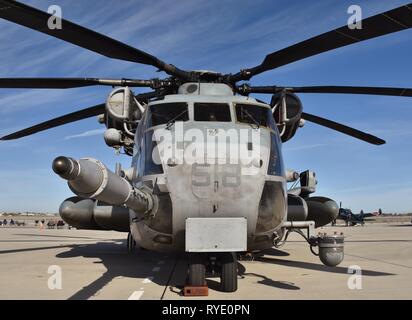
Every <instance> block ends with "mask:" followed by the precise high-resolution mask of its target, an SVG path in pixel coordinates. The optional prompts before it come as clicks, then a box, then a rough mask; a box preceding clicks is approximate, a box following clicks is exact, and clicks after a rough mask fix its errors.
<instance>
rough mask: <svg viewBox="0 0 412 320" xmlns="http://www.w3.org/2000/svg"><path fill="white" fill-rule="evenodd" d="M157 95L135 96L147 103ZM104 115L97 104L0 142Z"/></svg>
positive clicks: (103, 105)
mask: <svg viewBox="0 0 412 320" xmlns="http://www.w3.org/2000/svg"><path fill="white" fill-rule="evenodd" d="M157 95H158V93H157V92H156V91H152V92H145V93H141V94H138V95H136V98H137V99H138V100H140V101H147V100H149V99H152V98H155V97H156V96H157ZM103 113H105V104H104V103H103V104H98V105H95V106H93V107H90V108H86V109H82V110H79V111H75V112H72V113H69V114H66V115H64V116H61V117H57V118H54V119H51V120H48V121H45V122H42V123H39V124H36V125H34V126H32V127H29V128H26V129H23V130H20V131H17V132H14V133H11V134H9V135H7V136H4V137H1V138H0V140H14V139H19V138H23V137H25V136H29V135H32V134H34V133H37V132H40V131H44V130H48V129H52V128H55V127H58V126H61V125H64V124H67V123H71V122H75V121H79V120H83V119H87V118H90V117H93V116H98V115H99V114H103Z"/></svg>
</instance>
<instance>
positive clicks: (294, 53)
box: [227, 3, 412, 83]
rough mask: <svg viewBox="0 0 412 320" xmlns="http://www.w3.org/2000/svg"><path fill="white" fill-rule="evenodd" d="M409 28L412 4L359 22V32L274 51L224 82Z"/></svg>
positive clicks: (335, 32)
mask: <svg viewBox="0 0 412 320" xmlns="http://www.w3.org/2000/svg"><path fill="white" fill-rule="evenodd" d="M411 27H412V3H409V4H407V5H404V6H401V7H399V8H396V9H393V10H389V11H386V12H383V13H380V14H378V15H375V16H372V17H369V18H367V19H364V20H362V28H361V29H350V28H349V27H348V25H345V26H343V27H340V28H338V29H335V30H332V31H329V32H326V33H323V34H321V35H318V36H316V37H313V38H310V39H307V40H305V41H302V42H299V43H297V44H295V45H292V46H290V47H287V48H284V49H282V50H279V51H275V52H273V53H271V54H269V55H267V56H266V57H265V59H264V60H263V62H262V63H261V64H260V65H259V66H256V67H254V68H251V69H246V70H242V71H241V72H239V73H237V74H235V75H228V76H227V79H228V80H229V81H230V82H232V83H234V82H237V81H240V80H249V79H250V78H251V77H253V76H255V75H257V74H259V73H262V72H265V71H268V70H272V69H275V68H278V67H281V66H284V65H287V64H289V63H292V62H295V61H298V60H302V59H305V58H308V57H311V56H315V55H317V54H319V53H322V52H327V51H330V50H333V49H337V48H340V47H344V46H347V45H350V44H353V43H357V42H361V41H365V40H368V39H372V38H376V37H379V36H383V35H386V34H390V33H393V32H398V31H401V30H405V29H409V28H411Z"/></svg>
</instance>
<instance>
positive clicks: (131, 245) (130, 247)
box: [127, 232, 136, 254]
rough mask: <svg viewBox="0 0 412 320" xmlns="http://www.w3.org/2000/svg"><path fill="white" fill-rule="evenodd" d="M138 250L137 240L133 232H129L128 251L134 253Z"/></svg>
mask: <svg viewBox="0 0 412 320" xmlns="http://www.w3.org/2000/svg"><path fill="white" fill-rule="evenodd" d="M135 250H136V241H134V239H133V236H132V233H131V232H129V233H128V234H127V253H128V254H132V253H133V252H134V251H135Z"/></svg>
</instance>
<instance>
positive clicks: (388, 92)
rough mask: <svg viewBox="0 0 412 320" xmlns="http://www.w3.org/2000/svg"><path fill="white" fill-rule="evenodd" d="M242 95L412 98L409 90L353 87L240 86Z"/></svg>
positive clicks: (411, 91)
mask: <svg viewBox="0 0 412 320" xmlns="http://www.w3.org/2000/svg"><path fill="white" fill-rule="evenodd" d="M238 90H239V92H240V93H242V94H249V93H270V94H273V93H279V92H282V91H286V92H295V93H348V94H373V95H383V96H402V97H412V89H410V88H389V87H353V86H310V87H278V86H264V87H250V86H248V85H242V86H240V87H239V88H238Z"/></svg>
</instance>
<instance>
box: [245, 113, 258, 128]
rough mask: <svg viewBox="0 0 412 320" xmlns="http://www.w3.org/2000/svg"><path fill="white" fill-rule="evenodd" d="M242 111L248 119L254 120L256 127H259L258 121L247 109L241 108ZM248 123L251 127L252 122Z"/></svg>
mask: <svg viewBox="0 0 412 320" xmlns="http://www.w3.org/2000/svg"><path fill="white" fill-rule="evenodd" d="M242 113H244V114H246V115H247V116H248V117H249V119H250V120H252V121H253V122H254V124H255V125H256V126H257V128H256V129H259V128H260V124H259V122H258V121H257V120H256V119H255V118H253V116H252V115H251V114H250V113H249V112H248V111H246V110H245V109H243V108H242ZM249 124H250V126H251V127H252V128H253V126H252V124H251V123H249Z"/></svg>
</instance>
